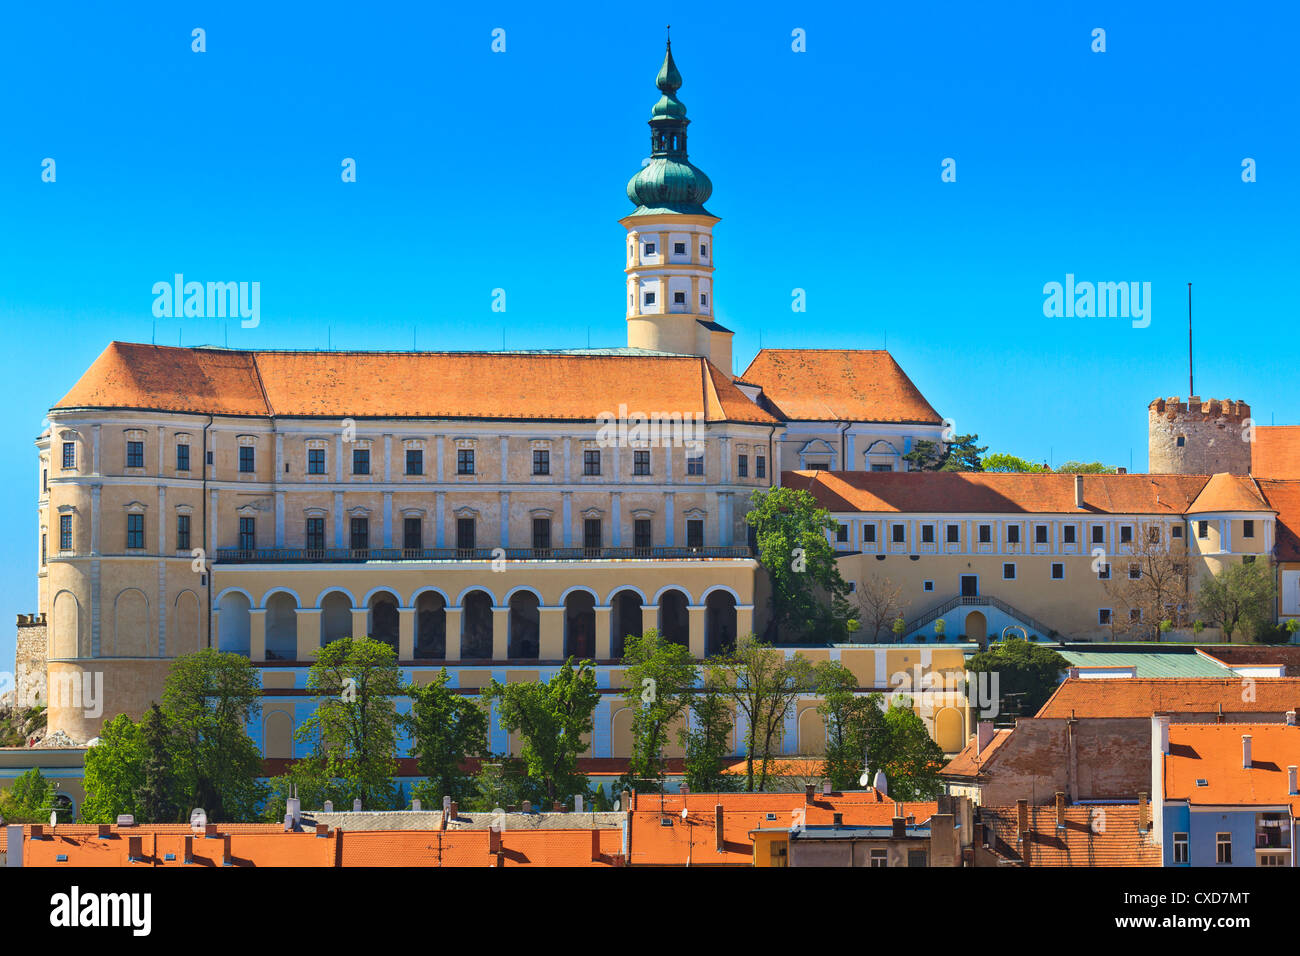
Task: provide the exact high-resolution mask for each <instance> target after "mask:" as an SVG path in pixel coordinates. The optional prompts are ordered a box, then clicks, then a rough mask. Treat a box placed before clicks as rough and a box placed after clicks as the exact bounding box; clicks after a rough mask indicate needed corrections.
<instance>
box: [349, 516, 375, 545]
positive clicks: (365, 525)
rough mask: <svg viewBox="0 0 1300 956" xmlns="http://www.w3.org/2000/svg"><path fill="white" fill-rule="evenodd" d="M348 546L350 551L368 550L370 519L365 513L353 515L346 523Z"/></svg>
mask: <svg viewBox="0 0 1300 956" xmlns="http://www.w3.org/2000/svg"><path fill="white" fill-rule="evenodd" d="M348 548H349V549H350V550H352V551H369V550H370V519H369V518H368V517H367V516H366V515H353V516H352V520H351V521H350V522H349V523H348Z"/></svg>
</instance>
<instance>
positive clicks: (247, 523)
mask: <svg viewBox="0 0 1300 956" xmlns="http://www.w3.org/2000/svg"><path fill="white" fill-rule="evenodd" d="M239 550H240V551H256V550H257V519H256V518H252V517H246V516H243V515H241V516H240V518H239Z"/></svg>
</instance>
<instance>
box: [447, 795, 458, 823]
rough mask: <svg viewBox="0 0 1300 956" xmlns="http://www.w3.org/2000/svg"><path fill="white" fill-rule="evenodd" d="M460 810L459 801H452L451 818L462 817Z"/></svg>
mask: <svg viewBox="0 0 1300 956" xmlns="http://www.w3.org/2000/svg"><path fill="white" fill-rule="evenodd" d="M459 811H460V804H459V803H457V802H456V801H455V800H453V801H451V809H450V810H449V811H448V812H449V813H450V814H451V819H453V820H459V819H460V812H459Z"/></svg>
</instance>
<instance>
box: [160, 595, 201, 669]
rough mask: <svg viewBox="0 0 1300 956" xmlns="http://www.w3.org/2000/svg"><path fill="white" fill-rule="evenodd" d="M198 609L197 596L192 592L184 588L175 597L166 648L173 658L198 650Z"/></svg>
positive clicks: (199, 629)
mask: <svg viewBox="0 0 1300 956" xmlns="http://www.w3.org/2000/svg"><path fill="white" fill-rule="evenodd" d="M199 609H200V604H199V596H198V594H196V593H195V592H194V591H191V590H190V589H189V588H186V589H185V590H184V591H182V592H181V593H180V594H178V595H176V602H175V604H174V605H173V609H172V615H173V618H172V619H173V620H174V621H175V626H174V627H173V628H172V631H171V642H170V643H171V646H170V647H169V648H168V651H169V653H170V654H171V655H172V656H173V657H176V656H178V655H180V654H193V653H195V652H196V651H197V650H198V649H199V638H200V637H201V636H202V621H201V618H200V613H199Z"/></svg>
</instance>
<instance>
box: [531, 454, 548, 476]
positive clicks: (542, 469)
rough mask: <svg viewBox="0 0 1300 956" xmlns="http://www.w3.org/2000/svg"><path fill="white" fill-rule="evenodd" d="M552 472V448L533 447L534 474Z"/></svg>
mask: <svg viewBox="0 0 1300 956" xmlns="http://www.w3.org/2000/svg"><path fill="white" fill-rule="evenodd" d="M550 473H551V450H550V449H549V448H534V449H533V474H534V475H549V474H550Z"/></svg>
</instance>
